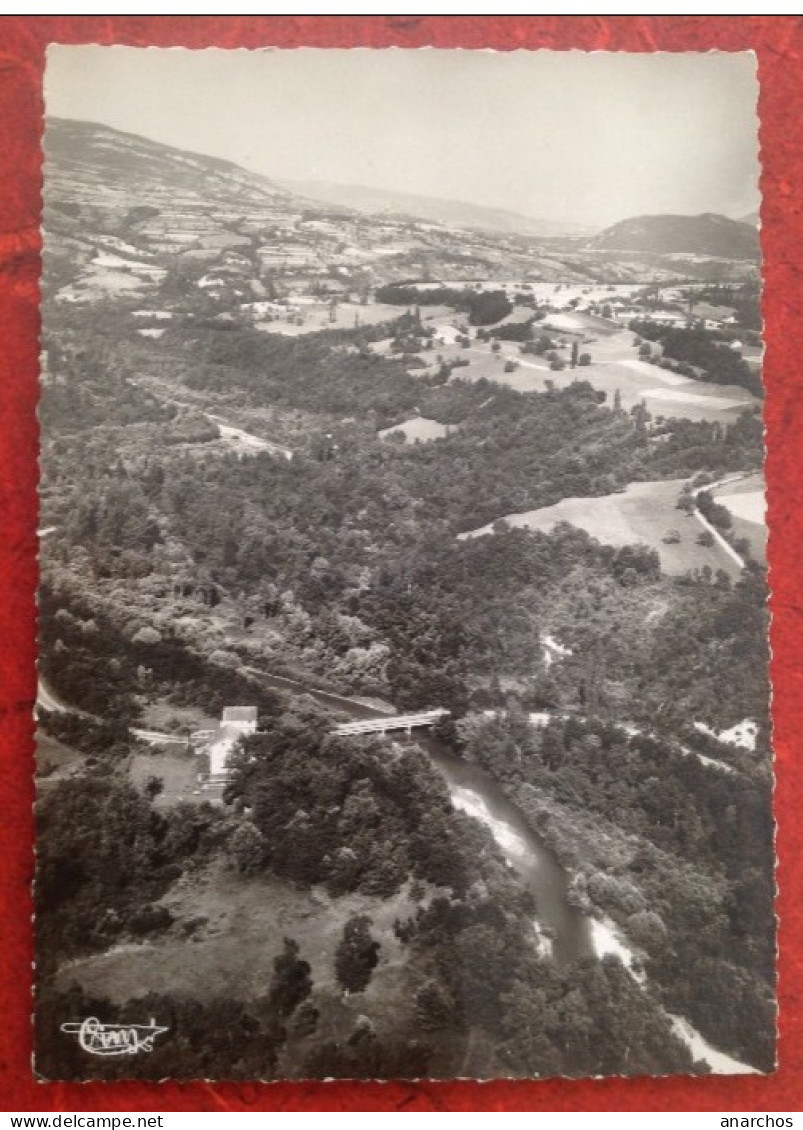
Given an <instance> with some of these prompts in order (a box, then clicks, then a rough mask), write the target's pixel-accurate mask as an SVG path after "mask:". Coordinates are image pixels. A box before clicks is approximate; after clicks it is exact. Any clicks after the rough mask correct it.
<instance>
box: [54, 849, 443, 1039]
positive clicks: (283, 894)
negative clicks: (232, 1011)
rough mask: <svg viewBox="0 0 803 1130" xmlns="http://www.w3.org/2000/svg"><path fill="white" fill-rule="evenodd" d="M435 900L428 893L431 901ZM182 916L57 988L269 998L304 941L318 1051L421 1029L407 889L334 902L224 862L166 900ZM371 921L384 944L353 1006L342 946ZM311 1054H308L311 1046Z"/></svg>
mask: <svg viewBox="0 0 803 1130" xmlns="http://www.w3.org/2000/svg"><path fill="white" fill-rule="evenodd" d="M423 901H424V903H426V902H428V901H429V892H426V893H425V894H424V898H423ZM161 903H162V905H164V906H166V907H168V909H169V910H170V912H171V913H172V915H173V917H174V924H173V926H172V927H171V928H170V930H169V931H167V932H165V933H163V934H161V935H159V936H158V937H155V938H153V939H149V940H146V941H139V942H123V943H122V944H119V945H117V946H114V947H113V948H112V949H110V950H108V951H107V952H106V953H103V954H95V955H92V956H90V957H86V958H79V959H78V960H76V961H71V962H68V963H67V964H65V965H64V966H62V968H61V969H60V971H59V972H58V974H57V975H56V984H57V985H58V986H59V987H62V988H66V987H67V986H68V985H70V984H72V983H77V984H79V985H80V986H81V987H82V988H83V989H84V991H85V992H87V993H90V994H92V995H93V996H100V997H108V998H110V999H111V1000H114V1001H118V1002H121V1003H122V1002H125V1001H127V1000H131V999H134V1000H136V999H139V998H142V997H144V996H146V995H147V994H148V993H162V994H168V995H170V996H171V997H177V998H180V999H185V1000H186V999H189V1000H198V1001H201V1002H202V1003H206V1004H208V1003H210V1002H213V1001H216V1000H232V999H233V1000H237V1001H243V1002H252V1001H255V1000H259V999H261V998H264V997H265V996H266V994H267V992H268V989H269V987H270V983H271V977H272V975H273V961H274V959H275V958H276V957H278V955H279V954H280V953H281V952H282V949H283V944H284V939H285V938H286V937H289V938H293V939H294V940H295V941H296V942H298V945H299V948H300V956H301V957H302V958H303V959H304V960H306V961H308V962H309V963H310V966H311V973H312V980H313V982H314V986H315V990H314V991H315V999H316V1004H317V1005H318V1007H319V1008H320V1009H321V1020H320V1023H319V1026H318V1029H317V1032H316V1035H315V1036H314V1037H312V1040H311V1042H312V1043H315V1042H317V1041H318V1040H322V1039H325V1038H329V1037H330V1036H331V1035H332V1034H334V1033H336V1032H337V1031H340V1032H342V1031H343V1030H350V1029H351V1028H352V1027H353V1026H354V1023H355V1022H356V1020H357V1018H358V1017H359V1016H360V1015H365V1016H368V1017H369V1018H370V1020H371V1022H372V1023H373V1025H374V1027H375V1028H376V1031H377V1033H378V1034H379V1035H380V1036H381V1035H383V1034H386V1035H388V1036H390V1035H396V1036H398V1034H399V1032H400V1031H402V1030H404V1029H405V1028H406V1027H407V1026H410V1027H411V1029H412V1028H414V1025H415V1018H414V997H415V989H416V985H417V984H419V983H420V977H421V973H420V971H418V972H416V970H415V967H414V966H415V963H414V962H411V961H410V957H409V954H408V953H406V952H405V948H404V947H403V946H402V944H401V942H400V941H399V940H398V938H397V937H396V935H395V933H394V929H393V924H394V921H395V920H396V919H401V920H405V919H407V918H409V917H411V916H413V915H415V913H416V911H417V910H418V906H419V903H418V902H417V901H415V900H414V899H412V898H411V896H410V893H409V889H408V887H407V886H405V887H403V888H402V889H401V890H400V891H398V892H397V893H396V894H395V895H393V896H391V897H390V898H372V897H369V896H365V895H359V894H350V895H344V896H342V897H338V898H332V897H331V896H329V895H328V894H327V893H326V892H325V891H324V890H323V889H322V888H320V887H313V888H311V889H305V888H303V887H301V886H300V885H297V884H294V883H292V882H289V881H287V880H283V879H279V878H276V877H275V876H271V875H269V874H264V875H256V876H254V877H252V878H245V877H243V876H241V875H239V874H238V873H237V872H235V871H234V870H232V869H230V868H228V867H227V866H226V865H225V864H224V863H222V862H216V863H212V864H210V865H208V866H207V867H205V868H204V869H203V870H200V871H198V870H195V871H188V872H187V873H186V874H185V875H184V876H183V877H182V878H181V879H179V880H178V882H177V883H175V884H174V885H173V887H172V888H171V890H170V891H168V893H167V894H166V895H165V896H164V898H163V899H162V900H161ZM356 914H368V915H369V917H370V918H371V920H372V925H371V933H372V935H373V936H374V938H375V939H376V940H377V941H378V942H379V943H380V946H381V948H380V951H379V964H378V965H377V967H376V969H375V970H374V972H373V975H372V977H371V981H370V984H369V985H368V987H367V988H366V989H365V990H364V992H361V993H359V994H358V995H356V996H355V997H354V998H349V997H348V996H347V995H346V996H344V994H343V993H342V990H341V988H340V986H339V985H338V983H337V981H336V979H335V973H334V960H335V951H336V949H337V945H338V943H339V941H340V939H341V937H342V933H343V927H344V925H345V923H346V922H347V920H348V919H349V918H351V917H352V916H353V915H356ZM305 1046H306V1045H305Z"/></svg>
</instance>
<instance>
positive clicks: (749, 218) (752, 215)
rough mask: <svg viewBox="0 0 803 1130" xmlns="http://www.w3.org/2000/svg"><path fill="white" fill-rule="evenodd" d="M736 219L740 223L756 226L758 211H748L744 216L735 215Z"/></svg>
mask: <svg viewBox="0 0 803 1130" xmlns="http://www.w3.org/2000/svg"><path fill="white" fill-rule="evenodd" d="M736 219H737V220H738V221H739V223H741V224H752V225H753V227H756V228H757V227H758V225H759V223H760V218H759V214H758V212H757V211H756V212H748V213H747V215H746V216H737V217H736Z"/></svg>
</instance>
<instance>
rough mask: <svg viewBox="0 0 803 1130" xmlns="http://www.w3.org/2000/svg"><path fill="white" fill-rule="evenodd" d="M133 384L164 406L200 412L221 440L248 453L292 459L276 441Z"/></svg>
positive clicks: (193, 406)
mask: <svg viewBox="0 0 803 1130" xmlns="http://www.w3.org/2000/svg"><path fill="white" fill-rule="evenodd" d="M131 384H133V385H136V386H137V387H138V388H144V389H145V391H146V392H148V393H150V395H151V396H155V397H156V398H157V399H158V400H161V401H162V403H163V404H175V405H176V406H177V407H178V408H191V409H193V410H194V411H196V412H200V413H201V415H202V416H205V417H206V419H207V420H209V421H210V423H212V424H215V425H216V426H217V428H218V431H219V432H220V438H221V439H225V440H228V441H229V442H230V443H233V444H234V445H235V446H240V447H243V448H245V449H246V450H247V451H267V452H268V453H269V454H270V455H281V456H283V457H284V458H285V459H292V458H293V455H294V452H293V449H292V448H291V447H284V446H283V445H282V444H280V443H276V442H275V441H274V440H270V439H263V438H262V436H255V435H254V434H253V433H252V432H247V431H245V430H244V429H243V428H237V427H235V426H234V425H233V424H230V423H228V421H227V420H225V419H224V418H223V417H222V416H218V415H216V414H215V413H214V412H207V411H206V410H205V409H203V408H199V407H198V405H197V404H191V403H190V402H189V401H188V400H179V399H178V398H177V397H175V396H166V395H165V394H164V393H161V392H156V391H154V389H153V388H151V386H150V385H148V384H145V383H144V382H143V381H135V380H133V379H131Z"/></svg>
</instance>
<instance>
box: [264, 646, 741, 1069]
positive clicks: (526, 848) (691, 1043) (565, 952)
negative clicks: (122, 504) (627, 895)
mask: <svg viewBox="0 0 803 1130" xmlns="http://www.w3.org/2000/svg"><path fill="white" fill-rule="evenodd" d="M251 670H252V673H253V674H257V672H256V671H255V669H253V668H252V669H251ZM259 677H260V680H261V681H262V682H264V683H265V684H266V685H268V686H271V687H275V689H276V690H284V691H288V690H292V691H295V692H296V693H302V692H303V693H306V694H308V695H309V696H310V697H311V698H313V699H315V700H316V701H317V702H318V703H320V705H321V706H324V707H326V708H327V709H329V710H331V709H332V708H333V707H335V708H336V709H338V710H340V711H342V712H343V713H344V714H348V715H349V717H351V718H353V719H354V720H355V721H356V720H358V719H367V718H379V717H382V715H383V714H384V715H387V714H388V713H390V712H391V711H390V708H387V709H385V710H382V709H380V707H379V706H373V705H371V704H370V703H367V702H365V701H360V700H357V699H352V698H346V697H345V696H343V695H338V694H334V693H332V692H329V691H319V690H314V689H312V688H309V687H307V686H305V685H304V684H302V683H299V682H296V681H295V680H292V679H288V678H284V677H281V676H273V675H266V674H264V673H261V672H260V673H259ZM415 740H416V744H417V745H419V746H420V747H421V748H423V749H424V750H426V752H427V753H428V755H429V757H430V759H431V761H432V763H433V764H434V765H435V766H436V767H437V768H438V770H439V771H440V773H441V774H442V775H443V777H444V779H445V780H446V783H447V785H448V786H449V791H450V793H451V797H452V803H453V804H454V806H455V808H458V809H460V810H461V811H463V812H466V813H468V814H469V815H471V816H473V817H475V819H477V820H479V821H480V823H482V824H483V825H484V826H485V827H486V828H488V830H489V831H490V832H491V835H492V836H493V838H494V840H495V841H496V843H497V845H498V846H499V848H500V850H501V851H502V854H503V855H504V857H505V859H506V860H507V862H508V864H509V865H510V866H511V867H512V868H513V869H514V870H515V871H516V872H517V873H518V875H519V876H520V878H521V880H522V882H523V883H524V885H525V886H526V887H527V889H528V890H529V891H530V892H531V893H532V895H533V897H534V899H535V905H536V907H537V908H538V916H537V921H536V922H535V923H534V942H535V944H536V945H537V946H538V948H539V950H540V951H541V952H543V953H550V954H551V956H552V958H553V960H554V961H555V962H556V963H557V964H559V965H566V964H568V963H569V962H572V961H577V960H579V959H580V958H584V957H597V958H601V957H603V956H604V955H606V954H614V955H615V956H617V957H618V958H619V959H620V960H621V961H622V964H623V965H624V966H625V968H626V969H628V971H629V972H630V974H631V976H632V977H633V978H634V980H635V981H637V982H638V984H639V985H641V986H642V988H646V978H645V976H644V974H643V973H642V972H640V970H639V967H638V965H636V966H634V965H633V954H632V953H631V952H630V950H629V949H628V947H627V945H626V943H625V942H623V941H622V939H621V938H620V937H619V936H618V935H617V933H616V931H615V929H614V927H613V924H612V923H610V922H608V921H606V920H604V919H603V920H599V919H596V918H591V917H589V916H588V915H586V914H583V913H582V911H580V910H578V909H577V908H576V907H574V906H573V905H572V904H571V902H570V901H569V875H568V873H567V872H566V870H565V868H564V867H563V865H562V864H561V862H560V860H559V859H558V857H557V855H556V854H555V853H554V852H553V851H552V850H551V849H550V848H549V847H548V846H547V845H546V844H545V843H544V842H543V840H542V839H541V838H540V837H539V836H538V835H537V834H536V832H534V831H533V829H532V828H531V827H530V825H529V824H528V823H527V821H526V819H525V817H524V814H523V813H522V812H521V810H520V809H519V808H518V807H517V806H516V805H515V804H513V802H512V801H511V800H510V799H509V798H508V797H507V796H506V795H505V793H504V792H503V791H502V789H501V787H500V786H499V785H498V784H497V783H496V782H495V781H494V780H493V778H492V777H490V776H489V775H488V774H487V773H485V772H484V771H483V770H482V769H480V768H479V767H478V766H476V765H472V764H470V763H469V762H466V761H462V760H461V759H460V758H457V757H455V756H454V755H453V754H452V753H450V752H449V750H448V749H447V747H446V746H445V745H444V744H443V743H442V742H439V741H438V740H437V739H436V738H433V737H431V736H429V734H426V735H423V734H422V733H420V732H419V733H418V734H416V737H415ZM667 1018H668V1019H669V1020H670V1022H671V1024H672V1028H673V1031H674V1033H675V1035H676V1036H677V1037H678V1039H680V1040H681V1042H682V1043H684V1044H685V1045H686V1047H687V1048H688V1049H689V1050H690V1051H691V1053H692V1055H693V1056H694V1058H695V1059H696V1060H702V1061H704V1062H705V1063H707V1064H708V1066H709V1067H710V1069H711V1071H712V1072H714V1073H720V1074H728V1075H744V1074H752V1073H754V1072H755V1068H753V1067H750V1066H749V1065H748V1064H746V1063H742V1062H740V1061H739V1060H737V1059H734V1058H733V1057H732V1056H729V1055H727V1054H726V1053H725V1052H721V1051H719V1050H718V1049H717V1048H715V1047H713V1046H712V1045H711V1044H709V1043H708V1042H707V1041H706V1040H705V1039H704V1037H703V1036H702V1035H701V1034H700V1033H699V1032H698V1031H697V1030H696V1029H695V1028H693V1027H692V1025H691V1024H690V1023H689V1022H688V1021H687V1020H686V1019H685V1018H683V1017H680V1016H672V1015H670V1014H667Z"/></svg>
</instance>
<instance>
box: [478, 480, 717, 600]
mask: <svg viewBox="0 0 803 1130" xmlns="http://www.w3.org/2000/svg"><path fill="white" fill-rule="evenodd" d="M682 486H683V480H682V479H670V480H669V481H667V482H653V483H631V484H630V486H628V487H627V489H626V490H624V491H622V492H621V493H617V494H606V495H602V496H601V497H600V498H565V499H563V501H562V502H558V503H556V504H555V505H554V506H544V507H542V508H541V509H540V510H530V511H528V512H527V513H524V514H510V515H507V516H506V520H507V521H508V522H509V524H510V525H511V526H520V527H524V528H526V529H530V530H542V531H544V532H548V531H550V530H551V529H553V528H554V527H555V526H556V525H557V524H558V523H559V522H569V523H571V525H573V526H577V527H579V528H580V529H583V530H586V531H587V532H588V533H589V534H590V535H591V536H592V537H594V538H597V539H598V540H599V541H601V542H603V543H605V544H606V545H615V546H621V545H635V544H642V545H648V546H649V547H650V548H651V549H655V550H657V551H658V554H659V556H660V558H661V568H662V570H663V571H664V572H665V573H668V574H669V575H670V576H682V575H683V574H684V573H686V572H687V571H688V570H689V569H702V568H703V566H705V565H708V566H709V567H710V568H711V569H712V570H713V571H714V572H716V570H717V569H723V570H725V572H726V573H728V575H729V576H731V577H735V576H737V575H738V572H739V569H738V566H737V565H736V563H735V562H734V561H733V559H732V558H731V557H730V556H729V555H728V554H727V553H726V552H725V551H724V549H722V547H721V546H719V545H713V546H710V547H708V546H702V545H698V544H697V537H698V535H699V534H700V533H702V531H703V527H702V525H701V524H700V523H699V522H697V521H696V519H695V518H693V517H687V516H686V515H685V514H684V512H683V511H682V510H678V509H677V508H676V505H675V504H676V502H677V499H678V496H679V494H680V491H681V488H682ZM670 530H676V531H677V532H678V534H679V535H680V540H679V541H678V542H675V543H674V544H667V543H666V542H664V541H663V538H664V536H665V535H666V534H667V533H668V531H670ZM491 532H492V526H490V525H488V526H483V527H482V528H481V529H479V530H473V531H471V532H470V533H466V534H461V535H460V537H461V538H464V537H477V536H479V535H480V534H489V533H491Z"/></svg>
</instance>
